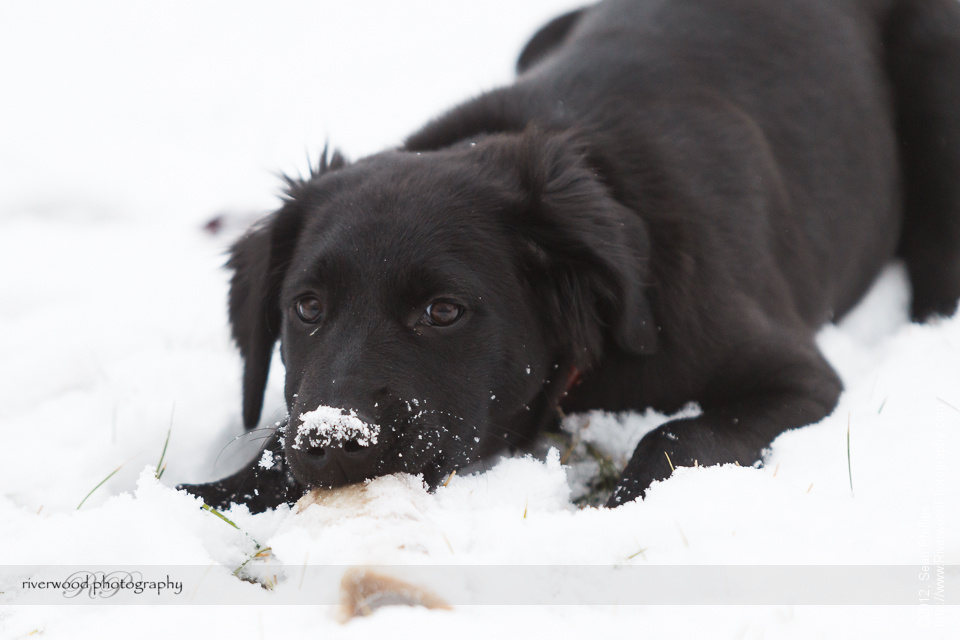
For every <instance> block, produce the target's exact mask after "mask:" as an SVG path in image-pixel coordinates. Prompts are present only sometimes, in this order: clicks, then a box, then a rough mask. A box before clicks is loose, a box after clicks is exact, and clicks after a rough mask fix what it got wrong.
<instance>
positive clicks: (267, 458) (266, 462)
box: [260, 449, 274, 469]
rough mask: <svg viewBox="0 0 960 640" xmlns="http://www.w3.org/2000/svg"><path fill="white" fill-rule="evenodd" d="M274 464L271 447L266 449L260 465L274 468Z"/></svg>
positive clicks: (264, 467) (265, 467)
mask: <svg viewBox="0 0 960 640" xmlns="http://www.w3.org/2000/svg"><path fill="white" fill-rule="evenodd" d="M273 465H274V461H273V451H270V449H264V450H263V455H262V456H261V457H260V467H261V468H263V469H272V468H273Z"/></svg>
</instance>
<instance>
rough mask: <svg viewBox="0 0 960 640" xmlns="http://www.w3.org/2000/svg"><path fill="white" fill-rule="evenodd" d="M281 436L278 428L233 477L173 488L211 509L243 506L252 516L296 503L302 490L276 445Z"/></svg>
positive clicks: (303, 489)
mask: <svg viewBox="0 0 960 640" xmlns="http://www.w3.org/2000/svg"><path fill="white" fill-rule="evenodd" d="M281 433H282V427H281V428H280V429H278V430H277V432H276V433H275V434H274V435H272V436H271V437H270V439H269V440H267V442H266V443H265V444H264V446H263V447H262V448H261V449H260V451H259V452H258V453H257V455H256V456H255V457H254V458H253V460H251V461H250V462H248V463H247V464H245V465H244V466H243V467H242V468H241V469H240V470H239V471H237V472H236V473H234V474H233V475H231V476H228V477H226V478H224V479H223V480H218V481H217V482H207V483H204V484H181V485H178V486H177V489H183V490H184V491H186V492H187V493H190V494H193V495H195V496H197V497H198V498H201V499H202V500H203V501H204V503H206V504H207V505H209V506H211V507H214V508H215V509H226V508H228V507H229V506H230V505H231V504H245V505H247V507H248V508H249V509H250V511H251V512H252V513H260V512H262V511H266V510H267V509H273V508H275V507H278V506H280V505H281V504H288V503H291V502H295V501H297V500H299V499H300V497H301V496H303V494H304V493H305V492H306V488H305V487H303V486H302V485H300V483H298V482H297V481H296V479H295V478H294V477H293V475H292V474H291V473H290V468H289V465H288V464H287V460H286V457H285V456H284V454H283V447H282V446H281V444H280V434H281ZM268 452H269V453H268Z"/></svg>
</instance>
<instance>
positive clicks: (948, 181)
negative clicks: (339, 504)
mask: <svg viewBox="0 0 960 640" xmlns="http://www.w3.org/2000/svg"><path fill="white" fill-rule="evenodd" d="M518 70H519V77H518V78H517V80H516V82H515V83H514V84H512V85H510V86H508V87H505V88H502V89H499V90H496V91H493V92H491V93H488V94H486V95H482V96H480V97H479V98H477V99H475V100H472V101H470V102H467V103H465V104H463V105H461V106H459V107H457V108H455V109H454V110H452V111H450V112H449V113H447V114H446V115H444V116H442V117H440V118H439V119H437V120H435V121H433V122H431V123H430V124H428V125H427V126H426V127H425V128H424V129H422V130H421V131H419V132H418V133H415V134H414V135H413V136H412V137H410V138H409V140H408V141H407V142H406V144H405V145H404V146H403V147H401V148H399V149H395V150H390V151H386V152H384V153H381V154H378V155H374V156H372V157H369V158H365V159H363V160H360V161H358V162H356V163H353V164H349V163H347V162H346V161H344V160H343V158H342V157H341V156H339V155H338V154H334V155H333V156H332V158H330V159H329V160H328V159H327V158H325V159H324V161H323V162H322V163H321V166H320V167H319V169H318V170H316V171H315V172H314V173H313V174H312V175H311V176H310V178H309V179H307V180H303V181H296V180H294V181H291V183H290V185H289V190H288V197H287V199H286V202H285V204H284V205H283V207H282V208H281V209H280V210H279V211H277V212H276V213H275V214H273V215H272V216H270V217H269V218H267V219H266V220H264V221H263V223H262V224H260V225H259V226H258V227H256V228H255V229H254V230H252V231H251V232H250V233H249V234H248V235H247V236H246V237H244V238H243V239H242V240H240V241H239V242H238V243H237V244H236V246H235V247H234V248H233V254H232V257H231V259H230V263H229V266H230V267H231V268H232V269H233V270H234V271H235V275H234V277H233V282H232V285H231V290H230V319H231V322H232V326H233V336H234V338H235V339H236V341H237V343H238V345H239V346H240V351H241V353H242V355H243V358H244V360H245V373H244V388H243V394H244V400H243V406H244V410H243V413H244V422H245V424H246V426H247V427H248V428H252V427H254V426H255V425H256V424H257V422H258V420H259V416H260V412H261V406H262V403H263V390H264V385H265V383H266V380H267V373H268V368H269V364H270V358H271V354H272V352H273V349H274V345H275V342H276V341H277V340H279V341H280V349H281V354H282V356H283V360H284V363H285V366H286V403H287V409H288V411H289V418H288V421H287V423H285V424H284V425H283V426H282V427H281V428H280V429H278V431H277V434H276V435H275V436H274V438H273V439H272V440H271V441H270V442H269V443H268V445H267V450H268V451H270V454H265V455H266V458H265V459H261V458H259V457H258V459H257V460H254V461H253V463H251V465H250V466H249V468H247V469H244V470H242V471H241V472H239V473H237V474H236V475H234V476H231V477H230V478H227V479H225V480H223V481H221V482H218V483H212V484H208V485H195V486H189V487H186V488H187V489H188V490H189V491H191V492H192V493H194V494H196V495H198V496H201V497H203V498H204V499H205V500H206V501H207V502H209V503H210V504H213V505H218V506H223V505H226V504H228V503H230V502H243V503H247V504H249V505H250V507H251V508H252V509H254V510H262V509H265V508H269V507H271V506H274V505H276V504H279V503H281V502H284V501H290V500H295V499H296V498H297V497H299V495H301V494H302V492H303V491H304V490H305V489H306V488H308V487H313V486H336V485H342V484H345V483H350V482H356V481H359V480H362V479H365V478H370V477H374V476H377V475H382V474H388V473H394V472H401V471H405V472H408V473H414V474H417V473H422V474H423V477H424V480H425V481H426V482H427V483H428V484H429V485H431V486H436V485H437V484H438V483H440V482H442V481H443V479H444V478H445V477H447V476H448V474H449V473H450V472H451V471H453V470H455V469H458V468H461V467H462V466H464V465H467V464H469V463H470V462H472V461H476V460H478V459H481V458H484V457H486V456H490V455H492V454H494V453H496V452H497V451H499V450H502V449H504V448H505V447H510V448H515V447H522V446H524V445H526V444H527V443H529V442H530V441H531V440H532V439H533V438H534V437H535V436H536V435H537V433H538V432H540V431H542V430H544V429H547V428H550V427H551V426H553V425H555V423H556V421H557V416H558V411H557V409H558V407H561V408H562V409H563V410H564V411H583V410H587V409H593V408H601V409H606V410H611V411H621V410H629V409H643V408H646V407H655V408H657V409H659V410H661V411H666V412H669V411H673V410H676V409H678V408H679V407H680V406H682V405H683V404H684V403H686V402H688V401H691V400H694V401H697V402H699V404H700V406H701V407H702V410H703V413H702V414H701V415H700V416H698V417H695V418H687V419H683V420H676V421H672V422H670V423H668V424H665V425H663V426H662V427H660V428H659V429H656V430H655V431H653V432H651V433H649V434H647V435H646V436H645V437H644V438H643V440H642V441H641V442H640V444H639V446H638V447H637V449H636V451H635V453H634V454H633V457H632V459H631V460H630V462H629V464H628V465H627V467H626V469H625V470H624V472H623V477H622V479H621V481H620V484H619V486H618V488H617V489H616V491H615V493H614V494H613V496H612V497H611V499H610V501H609V503H608V504H609V506H615V505H617V504H621V503H623V502H626V501H629V500H633V499H635V498H637V497H639V496H640V495H641V494H642V493H643V492H644V490H645V489H646V488H647V486H648V485H649V484H650V483H651V482H652V481H654V480H657V479H662V478H666V477H667V476H669V475H670V473H671V469H672V468H673V467H675V466H681V465H685V466H686V465H694V464H701V465H712V464H719V463H727V462H739V463H740V464H743V465H750V464H753V463H755V462H756V461H758V460H759V459H760V457H761V454H762V452H763V450H764V448H765V447H767V446H768V445H769V444H770V442H771V440H773V439H774V438H775V437H776V436H777V435H779V434H780V433H782V432H783V431H785V430H787V429H791V428H794V427H800V426H803V425H807V424H810V423H813V422H816V421H818V420H820V419H821V418H823V417H824V416H826V415H828V414H829V413H830V412H831V411H832V410H833V408H834V406H835V405H836V402H837V397H838V395H839V393H840V390H841V384H840V381H839V379H838V378H837V375H836V374H835V373H834V371H833V370H832V369H831V367H830V366H829V365H828V364H827V362H826V361H825V360H824V358H823V356H822V355H821V354H820V352H819V351H818V350H817V347H816V345H815V343H814V332H815V330H816V328H817V327H819V326H820V325H821V324H823V323H825V322H828V321H830V320H832V319H834V318H837V317H839V316H840V315H842V314H843V313H844V312H846V311H847V310H849V309H850V308H851V306H852V305H854V304H855V303H856V302H857V299H858V298H859V297H860V296H861V295H862V294H863V292H864V291H865V290H866V289H867V287H868V286H869V285H870V284H871V282H872V281H873V279H874V278H875V277H876V275H877V273H878V271H879V270H880V269H881V267H882V266H883V265H884V264H885V263H886V262H888V261H889V260H891V259H892V258H894V257H900V258H901V259H902V260H903V261H904V262H905V263H906V266H907V268H908V270H909V274H910V279H911V282H912V285H913V307H912V312H913V316H914V318H916V319H923V318H926V317H928V316H931V315H934V314H952V313H953V312H954V310H955V309H956V305H957V299H958V297H960V5H958V4H957V2H956V1H955V0H776V1H770V0H670V1H669V2H661V1H659V0H630V1H628V0H608V1H607V2H603V3H601V4H599V5H597V6H595V7H590V8H587V9H583V10H580V11H576V12H573V13H570V14H567V15H564V16H562V17H560V18H557V19H556V20H554V21H553V22H551V23H549V24H548V25H547V26H545V27H544V28H543V29H542V30H541V31H540V32H539V33H537V34H536V35H535V36H534V38H533V39H532V40H531V41H530V43H529V44H528V45H527V47H526V49H525V50H524V51H523V53H522V55H521V57H520V61H519V64H518ZM318 407H335V408H342V409H343V410H344V412H343V413H341V412H340V411H338V410H330V409H322V411H321V413H312V412H314V411H315V410H316V409H318ZM348 411H349V412H350V413H349V414H348V413H347V412H348ZM323 412H326V413H323ZM321 414H322V415H321ZM324 416H325V417H324Z"/></svg>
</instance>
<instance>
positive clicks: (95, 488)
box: [77, 465, 123, 511]
mask: <svg viewBox="0 0 960 640" xmlns="http://www.w3.org/2000/svg"><path fill="white" fill-rule="evenodd" d="M122 468H123V465H120V466H119V467H117V468H116V469H114V470H113V471H111V472H110V475H108V476H107V477H106V478H104V479H103V480H101V481H100V482H99V483H98V484H97V486H95V487H94V488H93V489H90V493H88V494H87V495H86V496H84V498H83V500H81V501H80V504H78V505H77V511H79V510H80V507H82V506H83V503H84V502H86V501H87V498H89V497H90V496H92V495H93V492H94V491H96V490H97V489H99V488H100V487H102V486H103V485H104V483H105V482H106V481H107V480H109V479H110V478H112V477H113V476H114V475H115V474H116V473H117V471H120V469H122Z"/></svg>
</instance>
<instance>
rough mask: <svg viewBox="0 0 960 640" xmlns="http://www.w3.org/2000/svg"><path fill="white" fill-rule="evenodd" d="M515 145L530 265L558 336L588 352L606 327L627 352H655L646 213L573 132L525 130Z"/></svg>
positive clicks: (595, 347) (521, 219) (596, 350)
mask: <svg viewBox="0 0 960 640" xmlns="http://www.w3.org/2000/svg"><path fill="white" fill-rule="evenodd" d="M514 152H515V154H516V155H515V156H514V162H515V163H516V164H515V167H514V169H515V170H517V171H519V176H520V184H521V188H522V189H523V191H524V194H525V195H524V198H525V200H526V202H525V204H524V206H522V207H521V208H522V213H521V214H520V216H518V219H517V220H516V222H517V223H518V224H519V225H520V228H519V229H517V231H518V232H519V235H520V236H521V237H522V238H523V239H524V240H523V241H524V243H525V246H524V247H523V248H521V252H522V253H523V254H525V256H526V258H525V261H526V264H525V265H524V268H525V269H527V270H528V272H530V273H531V278H532V281H533V282H532V284H533V288H534V289H535V291H536V292H537V293H539V294H540V295H541V296H545V300H544V302H545V304H546V305H547V307H546V308H547V312H548V313H549V314H550V315H551V316H555V317H553V318H552V321H553V322H557V323H559V326H558V330H559V337H560V338H561V339H562V340H565V341H567V342H568V343H569V344H570V345H571V346H573V347H574V348H575V349H577V350H579V351H586V352H588V354H589V355H588V356H587V357H588V358H589V356H596V355H599V352H600V349H601V348H602V344H603V335H604V333H606V334H607V335H609V336H610V337H611V338H612V339H613V340H614V341H615V343H616V344H617V345H618V346H619V347H620V348H622V349H623V350H625V351H627V352H630V353H634V354H650V353H653V352H654V351H656V349H657V346H658V329H657V326H656V322H655V320H654V317H653V312H652V309H651V305H650V302H649V300H648V295H649V288H650V285H651V282H650V279H649V269H648V261H649V257H650V251H651V250H650V240H649V237H648V234H647V230H646V226H645V224H644V222H643V220H642V219H641V218H640V216H639V215H638V214H637V213H636V212H634V211H632V210H631V209H629V208H627V207H626V206H624V205H622V204H621V203H619V202H617V201H616V200H615V199H614V198H613V197H612V196H611V194H610V193H609V191H608V188H607V186H606V185H605V184H604V183H603V182H602V181H601V180H600V178H599V177H598V174H597V171H596V170H594V169H592V168H591V167H590V164H589V163H588V161H587V159H586V154H585V153H584V152H583V151H582V148H581V147H580V146H579V145H578V144H577V143H576V142H575V140H574V139H573V137H572V136H570V135H567V134H549V133H544V132H538V131H526V132H524V133H522V134H521V135H520V136H518V139H517V146H516V147H515V148H514ZM578 359H580V357H579V356H578Z"/></svg>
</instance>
